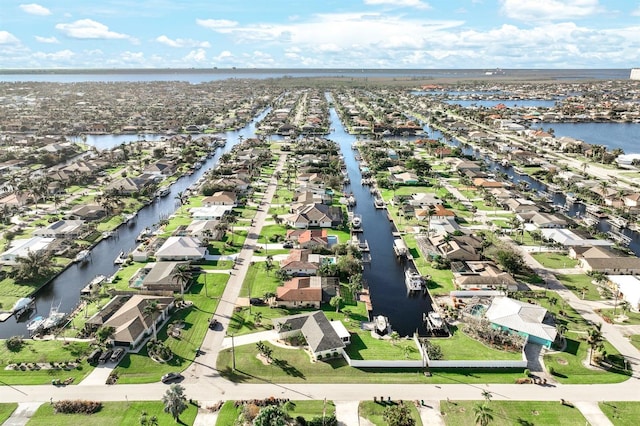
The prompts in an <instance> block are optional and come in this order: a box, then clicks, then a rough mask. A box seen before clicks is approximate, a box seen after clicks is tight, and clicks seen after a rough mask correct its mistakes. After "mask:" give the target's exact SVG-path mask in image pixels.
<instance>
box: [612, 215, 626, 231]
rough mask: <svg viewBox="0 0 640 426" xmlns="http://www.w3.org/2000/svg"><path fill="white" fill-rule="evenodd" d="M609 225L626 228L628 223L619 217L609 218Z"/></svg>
mask: <svg viewBox="0 0 640 426" xmlns="http://www.w3.org/2000/svg"><path fill="white" fill-rule="evenodd" d="M609 223H610V224H611V225H612V226H615V227H617V228H620V229H622V228H626V227H627V226H629V221H628V220H627V219H625V218H623V217H620V216H611V217H609Z"/></svg>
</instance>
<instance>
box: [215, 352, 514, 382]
mask: <svg viewBox="0 0 640 426" xmlns="http://www.w3.org/2000/svg"><path fill="white" fill-rule="evenodd" d="M267 345H269V344H268V343H267ZM269 346H270V347H271V348H272V349H273V358H274V360H282V361H280V362H279V363H276V362H274V363H272V364H271V365H264V364H263V363H262V361H260V360H258V358H257V357H256V355H257V350H256V347H255V345H244V346H237V347H236V356H235V357H236V371H235V372H234V371H232V369H231V350H229V349H228V350H224V351H222V352H220V355H219V357H218V364H217V368H218V370H219V371H220V374H221V375H222V376H223V377H225V378H227V379H229V380H231V381H233V382H238V383H264V381H268V382H274V383H389V384H391V383H427V384H428V383H432V384H446V383H513V382H514V381H515V380H516V379H517V378H519V377H522V369H518V370H513V369H504V370H497V369H484V370H483V369H456V370H455V371H451V370H448V371H447V370H444V369H431V370H430V371H431V373H432V376H431V377H425V376H424V374H423V372H422V370H421V369H414V368H352V367H349V365H348V364H347V363H346V361H344V360H342V359H333V360H331V361H320V362H316V363H311V361H310V358H309V355H307V354H306V353H305V352H304V351H302V350H299V349H285V348H280V347H275V346H272V345H269Z"/></svg>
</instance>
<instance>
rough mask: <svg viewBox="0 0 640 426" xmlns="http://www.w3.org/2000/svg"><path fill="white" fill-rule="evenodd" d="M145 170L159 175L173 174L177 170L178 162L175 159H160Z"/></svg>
mask: <svg viewBox="0 0 640 426" xmlns="http://www.w3.org/2000/svg"><path fill="white" fill-rule="evenodd" d="M144 172H145V173H149V174H153V175H159V176H171V175H173V174H174V173H175V172H176V164H175V163H174V162H173V161H168V160H159V161H156V162H155V163H153V164H149V165H148V166H147V167H145V168H144Z"/></svg>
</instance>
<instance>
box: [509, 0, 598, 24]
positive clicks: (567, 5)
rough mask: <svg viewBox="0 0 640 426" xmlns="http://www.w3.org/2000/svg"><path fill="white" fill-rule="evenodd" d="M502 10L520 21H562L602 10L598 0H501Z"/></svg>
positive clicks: (590, 14)
mask: <svg viewBox="0 0 640 426" xmlns="http://www.w3.org/2000/svg"><path fill="white" fill-rule="evenodd" d="M501 2H502V12H503V13H504V14H505V15H506V16H507V17H509V18H512V19H517V20H520V21H543V20H544V21H562V20H567V19H580V18H586V17H589V16H592V15H595V14H597V13H600V12H602V10H603V8H602V7H601V6H600V5H599V3H598V0H501Z"/></svg>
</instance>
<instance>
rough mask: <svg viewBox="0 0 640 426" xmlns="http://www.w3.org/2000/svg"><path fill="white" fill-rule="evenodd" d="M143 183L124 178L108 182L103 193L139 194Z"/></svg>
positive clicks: (134, 179)
mask: <svg viewBox="0 0 640 426" xmlns="http://www.w3.org/2000/svg"><path fill="white" fill-rule="evenodd" d="M143 186H144V185H143V182H141V181H140V180H139V179H136V178H130V177H124V178H120V179H116V180H114V181H113V182H110V183H109V184H108V185H107V186H106V187H105V191H109V190H111V191H116V192H117V193H118V194H123V195H131V194H134V193H136V192H140V190H142V188H143Z"/></svg>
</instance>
